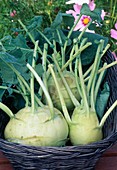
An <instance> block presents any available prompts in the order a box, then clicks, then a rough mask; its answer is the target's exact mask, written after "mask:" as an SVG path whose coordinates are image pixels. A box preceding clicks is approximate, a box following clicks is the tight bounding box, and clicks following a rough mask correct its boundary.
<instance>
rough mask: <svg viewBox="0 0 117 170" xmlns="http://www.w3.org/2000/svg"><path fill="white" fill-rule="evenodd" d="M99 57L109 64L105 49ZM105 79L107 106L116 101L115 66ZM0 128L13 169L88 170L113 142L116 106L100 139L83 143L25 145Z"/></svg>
mask: <svg viewBox="0 0 117 170" xmlns="http://www.w3.org/2000/svg"><path fill="white" fill-rule="evenodd" d="M103 60H106V61H107V62H108V63H110V62H112V61H113V60H114V57H113V55H112V53H111V52H110V51H108V52H107V55H106V56H105V57H104V58H103ZM105 79H106V81H108V83H109V85H110V90H111V96H110V98H109V101H108V106H107V108H108V107H110V106H111V105H112V103H113V102H114V101H115V100H117V65H116V66H113V67H112V68H110V69H108V71H107V76H106V78H105ZM2 119H3V116H2ZM3 130H4V126H2V124H1V130H0V131H1V132H0V133H1V138H0V150H1V151H2V152H3V153H4V154H5V156H6V157H7V158H8V159H9V160H10V162H11V163H12V164H13V167H14V169H16V170H24V169H35V170H62V169H63V170H72V169H73V170H92V169H94V168H95V165H96V162H97V161H98V160H99V158H100V156H101V155H102V153H103V152H104V151H105V150H107V149H108V148H109V147H111V146H112V145H113V144H114V143H115V142H116V141H117V107H116V108H115V109H114V110H113V112H112V113H111V115H110V116H109V117H108V119H107V121H106V123H105V126H104V129H103V132H104V139H103V140H101V141H99V142H96V143H92V144H89V145H85V146H65V147H32V146H25V145H20V144H15V143H10V142H7V141H6V140H4V139H3V138H2V135H3Z"/></svg>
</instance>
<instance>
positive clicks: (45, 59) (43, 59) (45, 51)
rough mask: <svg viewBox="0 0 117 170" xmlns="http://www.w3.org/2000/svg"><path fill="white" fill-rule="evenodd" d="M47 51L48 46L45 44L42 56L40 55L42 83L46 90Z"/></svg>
mask: <svg viewBox="0 0 117 170" xmlns="http://www.w3.org/2000/svg"><path fill="white" fill-rule="evenodd" d="M47 51H48V44H47V43H45V44H44V50H43V55H42V66H43V70H44V73H43V82H44V84H45V86H46V88H48V85H47Z"/></svg>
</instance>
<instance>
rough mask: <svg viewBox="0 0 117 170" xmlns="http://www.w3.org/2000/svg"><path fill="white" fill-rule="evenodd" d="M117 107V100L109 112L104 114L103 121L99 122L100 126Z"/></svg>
mask: <svg viewBox="0 0 117 170" xmlns="http://www.w3.org/2000/svg"><path fill="white" fill-rule="evenodd" d="M115 107H117V100H116V101H115V102H114V103H113V104H112V106H111V107H110V108H109V109H108V110H107V112H106V113H105V114H104V116H103V117H102V119H101V122H100V124H99V127H100V128H102V127H103V125H104V123H105V121H106V119H107V118H108V116H109V115H110V113H111V112H112V111H113V109H114V108H115Z"/></svg>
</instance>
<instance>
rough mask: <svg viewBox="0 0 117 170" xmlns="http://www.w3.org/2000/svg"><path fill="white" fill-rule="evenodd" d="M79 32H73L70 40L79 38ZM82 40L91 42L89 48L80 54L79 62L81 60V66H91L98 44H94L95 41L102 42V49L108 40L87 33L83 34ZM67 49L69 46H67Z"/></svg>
mask: <svg viewBox="0 0 117 170" xmlns="http://www.w3.org/2000/svg"><path fill="white" fill-rule="evenodd" d="M80 33H81V32H80V31H74V32H73V33H72V35H71V39H74V38H76V37H78V36H79V34H80ZM83 38H87V42H91V43H92V45H91V46H89V47H88V48H86V49H85V50H84V51H83V52H82V53H81V60H82V65H84V66H85V65H89V64H91V62H92V61H93V59H94V57H95V54H96V50H97V47H98V44H97V43H95V41H96V40H97V41H100V40H101V39H102V40H104V47H106V45H107V43H108V38H107V37H104V36H102V35H99V34H95V33H89V32H85V33H84V34H83V36H82V39H83ZM68 48H69V46H68Z"/></svg>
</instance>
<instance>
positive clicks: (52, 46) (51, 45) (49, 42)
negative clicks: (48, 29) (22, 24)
mask: <svg viewBox="0 0 117 170" xmlns="http://www.w3.org/2000/svg"><path fill="white" fill-rule="evenodd" d="M37 31H38V32H39V34H40V35H41V36H42V37H43V38H44V39H45V40H46V42H47V43H48V44H49V45H50V47H51V48H52V49H53V48H54V45H53V44H52V43H51V41H50V40H49V39H48V38H47V37H46V36H45V35H44V34H43V33H42V32H41V31H39V30H37Z"/></svg>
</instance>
